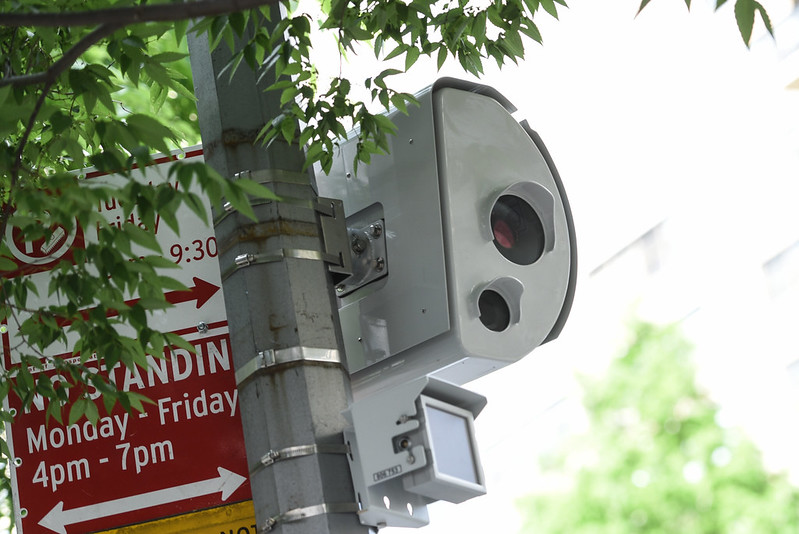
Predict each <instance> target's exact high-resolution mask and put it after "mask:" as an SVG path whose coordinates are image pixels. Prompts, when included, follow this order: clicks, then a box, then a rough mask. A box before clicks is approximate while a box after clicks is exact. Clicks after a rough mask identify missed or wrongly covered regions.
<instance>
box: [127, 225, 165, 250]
mask: <svg viewBox="0 0 799 534" xmlns="http://www.w3.org/2000/svg"><path fill="white" fill-rule="evenodd" d="M122 231H123V232H125V233H126V234H127V235H128V236H130V239H131V240H132V241H133V242H134V243H136V244H138V245H141V246H142V247H145V248H148V249H150V250H153V251H155V252H161V245H159V244H158V240H157V239H156V238H155V234H154V233H153V232H149V231H147V230H143V229H142V228H139V227H138V226H137V225H135V224H132V223H128V224H123V225H122Z"/></svg>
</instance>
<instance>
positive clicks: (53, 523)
mask: <svg viewBox="0 0 799 534" xmlns="http://www.w3.org/2000/svg"><path fill="white" fill-rule="evenodd" d="M217 471H219V476H218V477H216V478H209V479H208V480H201V481H200V482H192V483H190V484H183V485H182V486H175V487H174V488H165V489H161V490H156V491H151V492H150V493H142V494H141V495H131V496H130V497H123V498H121V499H116V500H113V501H105V502H101V503H97V504H90V505H88V506H82V507H80V508H73V509H72V510H64V501H61V502H59V503H58V504H56V505H55V506H53V509H52V510H50V511H49V512H47V515H45V516H44V517H43V518H42V520H41V521H39V524H40V525H41V526H43V527H44V528H47V529H50V530H52V531H53V532H58V534H67V530H66V528H65V527H66V526H67V525H71V524H73V523H82V522H83V521H91V520H93V519H100V518H101V517H108V516H111V515H117V514H123V513H125V512H132V511H134V510H142V509H144V508H149V507H151V506H159V505H161V504H169V503H172V502H177V501H182V500H184V499H191V498H193V497H202V496H203V495H211V494H212V493H219V492H221V493H222V500H223V501H226V500H227V498H228V497H230V496H231V495H232V494H233V492H234V491H236V490H237V489H238V488H239V486H241V485H242V484H243V483H244V482H245V481H246V480H247V479H246V478H244V477H243V476H241V475H237V474H236V473H234V472H232V471H228V470H227V469H224V468H222V467H217Z"/></svg>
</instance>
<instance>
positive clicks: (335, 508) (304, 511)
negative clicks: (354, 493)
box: [260, 502, 359, 532]
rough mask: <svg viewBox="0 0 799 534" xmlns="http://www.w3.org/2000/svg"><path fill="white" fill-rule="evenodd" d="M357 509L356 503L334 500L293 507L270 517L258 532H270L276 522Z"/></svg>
mask: <svg viewBox="0 0 799 534" xmlns="http://www.w3.org/2000/svg"><path fill="white" fill-rule="evenodd" d="M358 510H359V508H358V504H357V503H354V502H334V503H322V504H316V505H314V506H306V507H305V508H295V509H293V510H289V511H288V512H284V513H282V514H278V515H276V516H273V517H270V518H269V519H267V520H266V522H265V523H264V526H263V527H261V529H260V532H271V531H272V529H273V528H275V526H276V525H277V524H278V523H281V522H282V523H291V522H293V521H300V520H302V519H306V518H308V517H313V516H317V515H325V514H354V513H357V512H358Z"/></svg>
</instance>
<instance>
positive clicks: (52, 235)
mask: <svg viewBox="0 0 799 534" xmlns="http://www.w3.org/2000/svg"><path fill="white" fill-rule="evenodd" d="M49 230H50V232H48V234H47V235H46V236H45V237H41V238H39V239H35V240H33V241H28V240H26V239H25V236H24V235H23V234H22V231H21V230H20V229H19V228H17V227H16V226H10V225H9V226H8V227H7V228H6V243H7V244H8V247H9V248H10V249H11V253H12V254H13V255H14V257H15V258H17V259H18V260H19V261H21V262H23V263H27V264H28V265H44V264H46V263H51V262H54V261H56V260H59V259H61V257H63V256H64V255H65V254H66V253H67V252H68V251H69V248H70V247H71V246H72V243H74V242H75V236H76V235H77V233H78V228H77V225H75V226H73V227H72V230H71V231H70V232H67V231H66V229H65V228H64V227H63V226H61V225H55V226H51V227H50V229H49Z"/></svg>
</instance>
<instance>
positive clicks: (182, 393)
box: [2, 150, 251, 534]
mask: <svg viewBox="0 0 799 534" xmlns="http://www.w3.org/2000/svg"><path fill="white" fill-rule="evenodd" d="M187 157H193V158H200V157H202V156H201V152H200V151H199V150H197V151H193V152H188V154H187ZM168 160H169V158H164V162H163V163H161V164H159V165H156V166H153V167H148V168H146V169H144V170H143V171H142V172H141V176H140V177H139V178H138V179H142V180H145V181H152V182H153V183H157V181H161V180H165V179H166V175H167V170H166V169H167V166H168V165H169V163H168ZM118 178H119V177H109V176H106V177H97V178H93V179H98V180H115V179H118ZM98 211H99V212H101V213H103V215H104V216H105V217H106V219H107V220H108V221H109V222H110V223H112V224H125V223H132V224H137V223H138V222H140V221H137V220H136V218H135V214H134V216H133V220H125V221H122V220H121V218H122V217H123V215H122V213H123V212H122V208H121V207H119V206H118V205H117V204H116V202H115V201H113V200H111V201H109V202H106V203H102V205H100V206H98ZM209 211H210V210H209ZM176 215H177V217H178V220H179V223H180V229H181V235H180V236H178V235H176V234H175V233H174V232H172V230H171V229H169V227H168V226H167V225H165V224H164V225H159V224H158V221H157V224H156V228H152V229H148V231H152V232H153V233H154V234H155V236H156V238H157V240H158V242H159V244H160V245H161V247H162V249H163V250H164V253H165V257H167V258H170V259H172V260H173V261H175V263H177V264H179V265H181V266H182V267H183V268H182V269H181V270H172V271H169V272H167V273H165V274H168V275H170V276H172V277H174V278H177V279H179V280H180V281H181V282H183V284H184V285H185V286H186V287H187V288H188V291H172V292H168V293H167V294H166V298H167V300H168V301H169V302H171V303H173V304H174V305H175V306H174V307H173V308H170V309H169V310H165V311H159V312H155V313H153V314H152V315H151V316H150V319H149V322H150V324H151V326H152V327H153V328H156V329H158V330H161V331H170V332H175V333H177V334H180V335H182V336H183V337H184V338H185V339H186V340H187V341H188V342H189V343H191V344H192V345H193V347H194V349H195V351H194V353H192V352H189V351H188V350H185V349H181V348H171V347H165V348H164V351H163V354H158V355H151V356H148V363H149V366H148V368H147V369H139V370H138V371H131V370H129V369H126V368H124V367H122V366H118V367H117V368H115V369H113V370H112V371H111V373H110V375H111V376H110V378H111V379H112V380H113V381H114V383H115V384H117V387H119V388H121V389H123V390H125V391H131V392H136V393H140V394H142V395H144V396H146V397H147V398H149V399H150V400H151V401H152V404H145V408H146V411H145V412H144V413H142V414H139V413H137V412H131V413H127V412H125V411H124V410H123V409H122V408H121V407H116V408H115V409H114V410H113V411H112V413H111V414H106V413H105V412H104V409H103V407H102V400H101V399H100V394H99V392H97V391H93V390H92V389H91V388H90V389H89V393H90V395H91V397H92V398H93V399H96V402H97V405H98V407H99V410H100V414H101V415H102V417H100V420H99V422H98V423H97V425H92V424H91V423H89V422H88V421H86V420H85V419H84V420H82V421H80V422H78V423H76V424H73V425H69V426H65V425H61V424H58V423H57V422H56V421H55V420H53V419H50V420H49V421H47V420H46V415H45V414H46V408H47V406H46V404H45V401H44V399H41V398H38V399H35V400H34V403H33V405H32V407H31V408H30V409H29V410H28V411H27V412H24V413H18V415H17V418H16V420H15V422H14V424H13V425H10V426H8V427H7V430H6V432H7V440H8V442H9V446H10V448H11V455H12V457H13V469H12V484H13V485H14V493H15V501H16V502H15V504H16V512H17V518H16V524H17V531H18V532H19V533H21V534H23V533H24V534H39V533H42V534H51V533H53V532H57V533H60V534H74V533H80V532H95V531H101V530H108V529H112V528H117V527H120V526H123V525H129V524H136V523H143V522H147V521H151V520H155V519H159V518H163V517H168V516H175V515H181V514H185V513H189V512H193V511H196V510H202V509H205V508H210V507H214V506H219V505H223V504H228V503H233V502H239V501H244V500H248V499H250V498H251V490H250V486H249V481H248V479H247V474H248V473H247V471H248V469H247V461H246V457H245V451H244V439H243V434H242V428H241V417H240V413H239V407H238V391H237V390H236V384H235V375H234V369H233V359H232V354H231V349H230V340H229V336H228V329H227V321H226V315H225V310H224V300H223V296H222V291H221V286H222V283H221V277H220V273H219V267H218V264H217V260H216V255H217V248H216V240H215V238H214V235H213V230H212V229H211V228H209V227H208V226H206V225H205V224H203V223H202V222H201V221H200V220H198V219H197V217H196V216H195V215H194V214H193V213H192V212H191V210H189V209H185V210H182V212H181V213H178V214H176ZM53 230H54V231H53V234H52V236H53V237H52V238H51V239H50V240H49V242H48V243H44V242H42V243H38V242H35V243H24V242H22V240H21V239H18V238H17V237H18V236H16V234H14V233H13V232H14V230H13V229H12V230H9V232H11V235H10V236H7V237H9V239H8V240H7V241H8V242H9V243H12V245H11V246H12V249H13V250H12V252H13V253H14V255H15V258H16V261H17V264H18V267H19V268H18V269H17V271H15V272H14V275H17V276H29V277H30V279H31V280H32V281H33V283H34V284H36V285H37V286H38V287H40V288H42V291H40V293H41V294H43V295H44V294H46V288H47V285H48V284H49V276H48V272H47V271H48V270H49V269H50V268H51V267H52V266H53V265H55V263H56V262H57V261H58V260H59V259H61V258H64V257H69V254H70V250H71V247H75V246H82V244H83V242H84V241H83V240H84V239H85V240H86V241H88V242H90V241H91V240H92V236H91V233H92V230H91V229H83V230H77V231H76V232H73V233H72V235H69V234H67V232H65V231H63V229H62V231H61V232H59V231H58V229H53ZM62 234H63V235H62ZM4 275H5V274H4ZM136 298H137V297H136V295H131V296H130V300H131V301H132V300H135V299H136ZM37 304H39V305H44V304H46V300H42V301H40V302H39V303H36V302H32V303H29V306H31V307H34V306H36V305H37ZM6 326H7V329H6V332H5V333H4V334H3V339H2V341H3V359H4V364H5V365H6V366H11V365H14V364H15V363H17V362H18V361H19V360H18V358H17V357H15V348H16V347H18V346H19V345H20V344H21V343H24V339H23V337H22V336H20V335H19V333H18V332H16V331H15V330H14V325H13V324H11V323H9V324H8V325H6ZM62 326H63V327H64V328H67V327H68V324H67V323H64V324H63V325H62ZM128 334H129V333H128ZM74 341H75V340H74V339H69V337H68V342H67V343H66V344H64V345H63V346H59V347H55V348H54V349H52V350H51V353H50V354H48V355H49V356H52V355H61V356H64V357H70V355H71V354H72V349H71V346H72V344H73V343H74ZM93 364H95V365H96V360H90V361H89V362H88V364H87V365H89V366H90V367H91V366H92V365H93ZM38 372H44V373H47V374H48V375H49V376H50V378H51V380H52V381H53V382H54V383H57V382H58V381H59V376H58V374H57V372H56V370H55V369H52V367H46V368H45V370H44V371H38ZM98 372H99V371H98ZM34 378H36V375H34ZM15 400H16V399H11V401H10V405H8V408H11V409H14V410H17V412H21V409H20V406H19V405H15Z"/></svg>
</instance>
